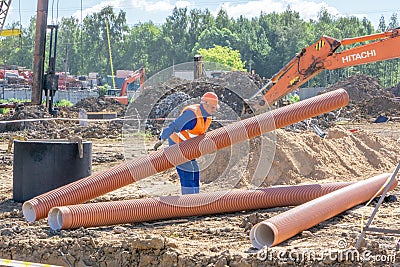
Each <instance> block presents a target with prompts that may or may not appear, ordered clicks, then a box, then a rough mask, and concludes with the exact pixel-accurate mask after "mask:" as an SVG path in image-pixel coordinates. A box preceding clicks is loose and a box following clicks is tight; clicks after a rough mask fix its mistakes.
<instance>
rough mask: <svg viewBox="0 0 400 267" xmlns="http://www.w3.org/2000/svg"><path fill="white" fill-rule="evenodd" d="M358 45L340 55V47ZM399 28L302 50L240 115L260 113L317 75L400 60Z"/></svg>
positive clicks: (328, 39)
mask: <svg viewBox="0 0 400 267" xmlns="http://www.w3.org/2000/svg"><path fill="white" fill-rule="evenodd" d="M368 41H373V42H369V43H367V44H360V45H358V46H355V47H352V48H350V49H347V50H343V51H341V52H337V50H338V48H339V47H341V46H347V45H352V44H359V43H362V42H368ZM399 47H400V28H396V29H392V30H390V31H387V32H382V33H376V34H371V35H366V36H360V37H355V38H347V39H343V40H342V41H339V40H337V39H334V38H332V37H328V36H322V37H321V38H320V39H319V40H318V41H317V42H315V43H314V44H312V45H310V46H308V47H306V48H303V49H302V50H301V52H300V53H299V54H297V55H296V56H295V57H294V58H293V59H292V60H291V61H290V62H289V63H288V64H286V66H284V67H283V68H282V69H281V70H280V71H279V72H278V73H276V74H275V75H274V76H273V77H272V78H271V79H270V80H269V82H268V83H267V84H266V85H265V86H264V87H263V88H261V89H260V91H258V92H257V93H256V94H254V95H253V96H252V97H251V98H250V99H249V102H248V103H249V104H250V106H251V107H250V108H249V109H246V110H244V113H243V115H246V114H251V113H256V114H258V113H261V112H263V111H265V110H266V109H268V108H269V105H272V104H274V103H275V102H277V101H278V100H280V99H282V98H283V97H284V96H286V95H287V94H289V93H290V92H292V91H294V90H296V89H297V88H299V87H300V86H301V85H303V84H304V83H306V82H307V81H309V80H310V79H311V78H313V77H315V76H316V75H318V74H319V73H320V72H322V71H323V70H335V69H340V68H345V67H350V66H357V65H362V64H366V63H371V62H378V61H382V60H388V59H394V58H400V49H399Z"/></svg>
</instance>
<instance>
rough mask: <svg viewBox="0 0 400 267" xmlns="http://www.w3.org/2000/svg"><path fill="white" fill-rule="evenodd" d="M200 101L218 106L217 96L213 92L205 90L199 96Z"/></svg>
mask: <svg viewBox="0 0 400 267" xmlns="http://www.w3.org/2000/svg"><path fill="white" fill-rule="evenodd" d="M201 101H203V102H207V103H209V104H210V105H212V106H214V107H217V109H218V108H219V104H218V96H217V95H216V94H215V93H214V92H207V93H205V94H204V95H203V96H202V97H201Z"/></svg>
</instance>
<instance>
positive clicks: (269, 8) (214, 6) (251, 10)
mask: <svg viewBox="0 0 400 267" xmlns="http://www.w3.org/2000/svg"><path fill="white" fill-rule="evenodd" d="M37 1H38V0H36V1H34V0H12V2H11V7H10V10H9V13H8V16H7V19H6V23H5V25H7V24H11V23H13V22H18V21H21V23H22V26H23V27H27V26H28V25H29V20H30V18H31V17H32V16H35V15H36V9H37ZM48 1H49V12H48V19H49V23H56V22H57V19H58V21H59V20H60V18H61V17H70V16H74V17H76V18H78V19H80V18H81V17H83V18H84V17H85V16H86V15H88V14H91V13H93V12H98V11H100V10H101V9H102V8H103V7H105V6H108V5H111V6H113V7H114V10H115V12H116V13H118V12H119V10H124V11H125V12H126V15H127V22H128V24H129V25H135V24H137V23H140V22H148V21H152V22H153V23H155V24H162V23H164V22H165V18H166V17H167V16H169V15H171V14H172V9H173V8H174V7H187V8H188V9H194V8H195V9H208V10H209V11H210V12H211V13H212V14H213V15H216V14H217V12H218V11H219V10H220V9H221V8H223V9H224V10H226V11H227V13H228V15H229V17H233V18H237V17H238V16H240V15H243V16H245V17H247V18H252V17H257V16H259V15H260V12H261V11H263V12H265V13H270V12H278V13H280V12H283V11H285V10H286V8H287V6H290V7H291V9H292V10H295V11H298V12H299V13H300V16H301V18H303V19H305V20H308V19H314V20H315V19H317V15H318V12H319V11H320V10H321V8H322V7H325V8H326V9H327V10H328V11H329V12H330V13H331V14H332V15H333V16H335V17H350V16H356V17H359V18H360V19H361V18H363V17H367V19H368V20H370V21H371V22H372V24H373V26H374V27H375V28H377V26H378V24H379V19H380V17H381V16H384V17H385V21H386V25H387V24H388V23H389V21H390V17H391V16H392V14H393V13H397V14H398V18H399V19H400V17H399V16H400V5H399V4H398V2H397V1H398V0H396V1H395V0H381V1H366V0H353V1H352V0H324V1H320V0H283V1H277V0H254V1H241V0H238V1H218V0H196V1H195V0H179V1H169V0H48ZM4 28H7V27H4Z"/></svg>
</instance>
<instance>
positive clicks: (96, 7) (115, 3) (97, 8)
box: [72, 0, 126, 19]
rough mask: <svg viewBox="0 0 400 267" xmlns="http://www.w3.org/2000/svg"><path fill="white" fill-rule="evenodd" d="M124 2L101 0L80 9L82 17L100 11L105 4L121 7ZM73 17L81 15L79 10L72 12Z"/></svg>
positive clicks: (119, 0)
mask: <svg viewBox="0 0 400 267" xmlns="http://www.w3.org/2000/svg"><path fill="white" fill-rule="evenodd" d="M124 4H126V1H124V0H109V1H103V2H101V3H99V4H97V5H94V6H92V7H90V8H86V9H84V10H82V17H83V18H84V17H86V16H87V15H90V14H93V13H96V12H100V11H101V10H102V9H103V8H104V7H106V6H112V7H113V8H116V9H118V8H121V7H123V6H124ZM72 16H73V17H76V18H78V19H80V17H81V11H80V10H79V11H75V13H74V14H72Z"/></svg>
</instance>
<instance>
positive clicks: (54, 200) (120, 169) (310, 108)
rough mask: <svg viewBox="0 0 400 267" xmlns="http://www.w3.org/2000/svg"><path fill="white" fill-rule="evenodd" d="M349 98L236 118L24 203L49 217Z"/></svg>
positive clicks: (324, 98)
mask: <svg viewBox="0 0 400 267" xmlns="http://www.w3.org/2000/svg"><path fill="white" fill-rule="evenodd" d="M348 102H349V96H348V94H347V92H346V91H345V90H343V89H338V90H335V91H332V92H329V93H326V94H322V95H319V96H316V97H312V98H309V99H306V100H303V101H300V102H297V103H295V104H292V105H289V106H285V107H282V108H279V109H275V110H273V111H271V112H267V113H263V114H260V115H257V116H255V117H251V118H248V119H245V120H241V121H238V122H234V123H232V124H229V125H227V126H225V127H222V128H218V129H216V130H213V131H210V132H208V133H206V134H203V135H200V136H198V137H195V138H192V139H189V140H187V141H185V142H181V143H179V144H176V145H173V146H170V147H167V148H165V149H163V150H159V151H156V152H154V153H152V154H150V155H147V156H144V157H142V158H139V159H135V160H131V161H129V162H127V163H123V164H121V165H118V166H116V167H114V168H112V169H110V170H107V171H104V172H101V173H98V174H94V175H91V176H89V177H86V178H83V179H81V180H79V181H77V182H74V183H71V184H68V185H65V186H63V187H60V188H58V189H55V190H53V191H50V192H48V193H45V194H43V195H40V196H37V197H35V198H33V199H31V200H28V201H26V202H25V203H24V204H23V206H22V211H23V214H24V216H25V218H26V219H27V220H28V221H35V220H38V219H41V218H45V217H46V216H47V213H48V212H49V210H50V209H51V208H52V207H56V206H65V205H72V204H79V203H84V202H86V201H88V200H90V199H93V198H95V197H98V196H101V195H103V194H105V193H108V192H110V191H113V190H116V189H118V188H121V187H123V186H126V185H128V184H131V183H133V182H135V181H138V180H141V179H143V178H146V177H149V176H151V175H154V174H156V173H158V172H161V171H165V170H167V169H169V168H171V167H173V166H176V165H179V164H182V163H185V162H187V161H189V160H192V159H195V158H199V157H200V156H202V155H206V154H211V153H214V152H215V151H217V150H219V149H222V148H225V147H228V146H231V145H234V144H236V143H239V142H242V141H245V140H247V139H250V138H254V137H256V136H259V135H261V134H263V133H267V132H270V131H273V130H275V129H276V128H282V127H285V126H288V125H291V124H293V123H296V122H298V121H302V120H305V119H307V118H310V117H315V116H317V115H319V114H323V113H327V112H329V111H332V110H335V109H338V108H340V107H343V106H345V105H347V104H348Z"/></svg>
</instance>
